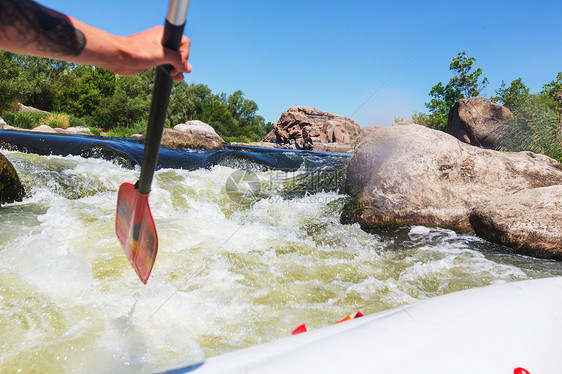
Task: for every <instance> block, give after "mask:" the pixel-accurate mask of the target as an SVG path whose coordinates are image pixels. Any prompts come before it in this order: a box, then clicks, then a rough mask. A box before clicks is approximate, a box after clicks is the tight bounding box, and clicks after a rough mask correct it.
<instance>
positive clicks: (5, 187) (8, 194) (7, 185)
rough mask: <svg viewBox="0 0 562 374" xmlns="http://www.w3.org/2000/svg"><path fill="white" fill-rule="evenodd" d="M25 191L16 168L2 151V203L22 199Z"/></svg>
mask: <svg viewBox="0 0 562 374" xmlns="http://www.w3.org/2000/svg"><path fill="white" fill-rule="evenodd" d="M24 195H25V191H24V189H23V186H22V185H21V182H20V179H19V177H18V174H17V173H16V169H14V166H13V165H12V163H11V162H10V161H9V160H8V159H7V158H6V157H5V156H4V155H3V154H2V153H0V204H3V203H13V202H14V201H21V200H22V199H23V196H24Z"/></svg>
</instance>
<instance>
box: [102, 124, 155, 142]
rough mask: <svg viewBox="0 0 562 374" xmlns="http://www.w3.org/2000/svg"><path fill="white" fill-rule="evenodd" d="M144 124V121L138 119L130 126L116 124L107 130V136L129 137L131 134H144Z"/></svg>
mask: <svg viewBox="0 0 562 374" xmlns="http://www.w3.org/2000/svg"><path fill="white" fill-rule="evenodd" d="M146 126H147V125H146V121H139V122H137V123H135V124H134V125H132V126H116V127H114V128H112V129H111V130H109V131H108V132H107V136H114V137H116V138H130V137H131V135H133V134H144V133H145V132H146Z"/></svg>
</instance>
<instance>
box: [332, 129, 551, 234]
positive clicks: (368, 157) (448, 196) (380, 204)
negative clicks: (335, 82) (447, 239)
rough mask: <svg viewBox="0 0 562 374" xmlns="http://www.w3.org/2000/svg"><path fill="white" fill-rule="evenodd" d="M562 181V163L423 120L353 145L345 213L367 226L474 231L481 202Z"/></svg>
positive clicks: (348, 219)
mask: <svg viewBox="0 0 562 374" xmlns="http://www.w3.org/2000/svg"><path fill="white" fill-rule="evenodd" d="M558 184H562V165H560V164H559V163H558V162H556V161H555V160H553V159H551V158H549V157H547V156H544V155H539V154H535V153H532V152H518V153H506V152H498V151H493V150H487V149H483V148H478V147H473V146H470V145H468V144H466V143H463V142H461V141H459V140H457V139H455V138H454V137H452V136H450V135H448V134H446V133H444V132H441V131H436V130H432V129H428V128H426V127H423V126H420V125H415V124H413V125H404V126H392V127H381V128H379V129H376V130H374V131H372V132H371V133H370V134H368V135H367V136H366V137H365V138H364V139H362V140H360V141H359V142H358V143H357V145H356V146H355V150H354V155H353V157H352V158H351V160H350V163H349V167H348V170H347V181H346V192H347V193H348V194H349V195H351V196H352V198H353V202H352V204H351V205H350V207H349V209H348V210H347V212H346V214H345V215H344V216H343V217H342V219H343V221H344V222H349V223H353V222H358V223H359V224H361V226H362V227H363V228H374V227H380V226H384V225H402V224H416V225H420V224H421V225H428V226H441V227H449V228H454V229H460V230H471V226H470V222H469V216H470V213H471V212H472V210H473V208H475V207H476V206H479V205H482V204H486V203H490V202H492V201H493V200H494V199H498V198H501V197H503V196H505V195H508V194H513V193H515V192H518V191H521V190H524V189H530V188H537V187H545V186H551V185H558Z"/></svg>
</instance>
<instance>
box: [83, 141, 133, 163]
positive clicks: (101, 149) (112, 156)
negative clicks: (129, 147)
mask: <svg viewBox="0 0 562 374" xmlns="http://www.w3.org/2000/svg"><path fill="white" fill-rule="evenodd" d="M80 156H82V157H86V158H90V157H91V158H101V159H104V160H106V161H112V162H114V163H116V164H118V165H121V166H123V167H124V168H127V169H133V168H134V167H135V166H136V165H137V161H135V159H134V158H133V157H132V156H131V155H129V154H127V153H126V152H121V151H119V150H117V149H114V148H112V147H110V146H109V145H106V144H99V143H96V144H86V145H84V146H82V147H81V149H80Z"/></svg>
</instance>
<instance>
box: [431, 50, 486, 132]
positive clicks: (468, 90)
mask: <svg viewBox="0 0 562 374" xmlns="http://www.w3.org/2000/svg"><path fill="white" fill-rule="evenodd" d="M474 61H476V59H475V58H474V57H467V56H466V52H465V51H463V52H459V53H458V55H457V57H454V58H453V60H452V61H451V64H450V65H449V70H450V71H452V72H453V74H454V75H453V77H452V78H451V79H450V80H449V83H447V84H446V85H443V83H441V82H439V83H438V84H436V85H435V86H433V87H432V88H431V91H429V96H431V97H432V99H431V100H430V101H429V102H428V103H426V104H425V106H426V107H427V108H428V109H429V112H430V115H429V116H428V118H427V124H428V126H429V127H432V128H435V129H438V130H444V129H445V127H446V126H447V118H448V116H449V110H450V109H451V106H452V105H453V104H454V103H455V102H457V101H458V100H459V99H462V98H469V97H476V96H478V95H480V92H481V91H482V90H483V89H484V88H485V87H486V86H487V85H488V78H482V79H480V76H481V75H482V68H477V69H474V70H472V69H473V68H472V65H473V63H474Z"/></svg>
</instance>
